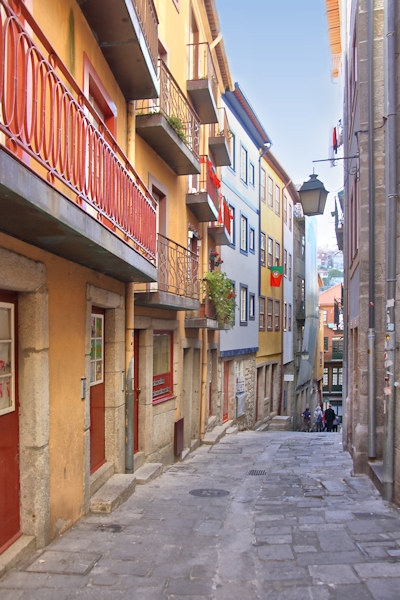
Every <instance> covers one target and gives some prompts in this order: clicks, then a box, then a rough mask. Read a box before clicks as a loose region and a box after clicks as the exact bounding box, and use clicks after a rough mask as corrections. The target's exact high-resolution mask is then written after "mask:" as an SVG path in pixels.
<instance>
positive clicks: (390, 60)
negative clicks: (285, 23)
mask: <svg viewBox="0 0 400 600" xmlns="http://www.w3.org/2000/svg"><path fill="white" fill-rule="evenodd" d="M396 96H397V94H396V1H395V0H387V2H385V102H386V132H385V133H386V136H385V186H386V336H385V338H386V343H385V395H384V401H385V404H384V407H385V429H384V448H383V497H384V499H385V500H387V501H388V502H392V500H393V484H394V422H395V397H396V390H395V381H394V379H395V360H396V317H395V301H396V245H397V244H396V238H397V225H396V223H397V199H398V195H397V185H396V184H397V167H396V160H397V152H396V150H397V148H396V143H397V136H396V119H397V114H396Z"/></svg>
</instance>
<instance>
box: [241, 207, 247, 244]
mask: <svg viewBox="0 0 400 600" xmlns="http://www.w3.org/2000/svg"><path fill="white" fill-rule="evenodd" d="M247 244H248V240H247V217H245V216H244V215H240V250H241V251H242V252H247V250H248V245H247Z"/></svg>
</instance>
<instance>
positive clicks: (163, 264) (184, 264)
mask: <svg viewBox="0 0 400 600" xmlns="http://www.w3.org/2000/svg"><path fill="white" fill-rule="evenodd" d="M157 240H158V244H157V267H158V281H157V282H156V283H139V284H137V285H136V286H135V292H136V293H135V303H136V304H138V305H142V306H143V305H146V306H158V307H161V308H174V309H175V310H193V309H194V308H198V306H199V303H198V301H199V297H200V281H199V259H198V255H197V254H196V253H195V252H192V251H191V250H188V249H187V248H185V247H184V246H181V245H180V244H178V243H176V242H174V241H173V240H170V239H169V238H167V237H165V236H164V235H161V234H160V233H159V234H158V236H157ZM193 301H197V303H195V302H193Z"/></svg>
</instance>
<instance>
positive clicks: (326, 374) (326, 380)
mask: <svg viewBox="0 0 400 600" xmlns="http://www.w3.org/2000/svg"><path fill="white" fill-rule="evenodd" d="M323 389H324V390H325V391H327V390H329V368H328V367H324V385H323Z"/></svg>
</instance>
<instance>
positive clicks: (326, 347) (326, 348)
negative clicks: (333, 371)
mask: <svg viewBox="0 0 400 600" xmlns="http://www.w3.org/2000/svg"><path fill="white" fill-rule="evenodd" d="M328 350H329V340H328V338H327V337H324V352H328Z"/></svg>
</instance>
